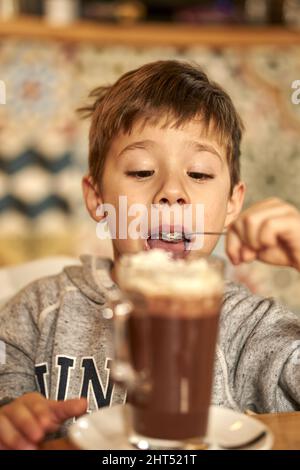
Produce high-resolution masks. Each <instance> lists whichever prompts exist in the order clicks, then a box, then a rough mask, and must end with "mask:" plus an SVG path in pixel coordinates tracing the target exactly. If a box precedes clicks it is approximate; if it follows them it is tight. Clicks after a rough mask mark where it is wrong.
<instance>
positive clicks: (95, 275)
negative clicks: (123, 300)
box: [64, 255, 119, 304]
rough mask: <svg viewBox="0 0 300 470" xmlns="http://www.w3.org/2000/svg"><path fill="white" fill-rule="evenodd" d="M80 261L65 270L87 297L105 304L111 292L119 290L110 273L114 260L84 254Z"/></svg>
mask: <svg viewBox="0 0 300 470" xmlns="http://www.w3.org/2000/svg"><path fill="white" fill-rule="evenodd" d="M80 261H81V265H77V266H66V267H65V268H64V272H65V273H66V275H67V276H68V278H69V279H70V281H71V282H72V283H73V284H74V285H75V286H76V287H77V288H78V289H79V290H80V291H81V292H82V293H83V294H84V295H85V296H86V297H88V298H89V299H90V300H92V301H93V302H95V303H97V304H104V303H105V302H106V300H107V295H108V294H109V293H110V292H112V291H119V288H118V286H117V284H116V283H115V282H114V281H113V280H112V278H111V274H110V273H111V270H112V268H113V265H114V262H113V261H112V260H111V259H110V258H102V257H97V256H92V255H82V256H80Z"/></svg>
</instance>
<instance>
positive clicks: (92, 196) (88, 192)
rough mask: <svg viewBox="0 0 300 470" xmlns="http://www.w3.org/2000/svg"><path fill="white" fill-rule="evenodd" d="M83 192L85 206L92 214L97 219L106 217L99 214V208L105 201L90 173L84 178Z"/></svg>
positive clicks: (97, 220)
mask: <svg viewBox="0 0 300 470" xmlns="http://www.w3.org/2000/svg"><path fill="white" fill-rule="evenodd" d="M81 184H82V192H83V198H84V201H85V206H86V208H87V210H88V212H89V214H90V216H91V217H92V218H93V219H94V220H95V221H96V222H100V220H102V219H104V217H105V216H104V215H97V208H98V207H99V206H100V205H101V204H102V203H103V200H102V197H101V195H100V194H99V191H98V188H97V186H96V185H95V184H94V182H93V179H92V177H91V176H90V175H86V176H84V177H83V178H82V182H81Z"/></svg>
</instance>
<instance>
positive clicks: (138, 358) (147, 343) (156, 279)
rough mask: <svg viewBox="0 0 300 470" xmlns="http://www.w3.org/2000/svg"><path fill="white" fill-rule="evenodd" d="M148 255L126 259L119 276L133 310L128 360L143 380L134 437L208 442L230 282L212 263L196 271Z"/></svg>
mask: <svg viewBox="0 0 300 470" xmlns="http://www.w3.org/2000/svg"><path fill="white" fill-rule="evenodd" d="M142 255H143V256H142ZM142 255H136V256H135V257H132V258H131V259H130V258H128V259H127V260H126V259H125V260H124V264H123V267H122V266H120V269H119V271H118V275H119V279H120V277H121V279H120V280H119V282H120V286H121V287H122V288H123V289H124V290H125V291H126V292H127V294H128V297H129V298H130V300H131V302H132V305H133V309H132V312H131V314H130V315H129V317H128V320H127V334H128V343H129V348H128V350H129V358H128V359H129V362H130V364H131V366H132V368H133V369H134V371H135V375H136V377H137V382H136V386H135V388H134V389H133V390H131V391H129V393H128V402H130V403H131V405H132V409H133V426H134V430H135V432H136V433H138V434H139V435H142V436H146V437H150V438H156V439H164V440H185V439H188V438H195V437H199V438H201V437H203V436H204V435H205V431H206V426H207V416H208V409H209V404H210V396H211V385H212V373H213V363H214V355H215V343H216V338H217V331H218V319H219V313H220V306H221V299H222V278H221V275H220V274H219V273H218V272H217V271H216V270H215V269H213V268H212V267H211V266H210V265H209V264H208V262H207V261H206V260H205V259H200V260H199V259H198V260H196V261H191V262H190V263H188V262H187V261H184V260H173V259H171V257H170V256H169V255H168V254H167V253H166V252H159V253H158V252H157V253H155V252H154V250H153V252H150V253H147V254H146V255H145V254H144V253H143V254H142ZM151 255H152V260H151V259H150V258H151ZM138 257H139V258H140V259H139V260H138V262H137V264H136V265H135V262H136V258H138ZM142 257H144V262H143V260H142V259H141V258H142ZM146 257H147V259H146ZM134 258H135V259H134ZM154 266H155V267H154ZM125 267H126V269H125ZM122 269H123V271H122ZM125 271H126V273H127V275H126V277H123V278H122V274H123V275H124V274H125ZM122 281H123V282H122Z"/></svg>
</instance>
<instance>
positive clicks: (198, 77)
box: [79, 60, 243, 189]
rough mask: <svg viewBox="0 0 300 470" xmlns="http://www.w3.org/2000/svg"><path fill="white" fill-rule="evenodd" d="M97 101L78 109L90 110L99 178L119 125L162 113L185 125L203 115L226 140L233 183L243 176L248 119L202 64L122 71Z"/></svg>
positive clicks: (92, 164)
mask: <svg viewBox="0 0 300 470" xmlns="http://www.w3.org/2000/svg"><path fill="white" fill-rule="evenodd" d="M89 96H90V97H91V98H93V103H92V104H91V105H90V106H86V107H83V108H81V109H80V110H79V111H80V112H81V113H83V115H85V117H87V116H91V118H92V122H91V128H90V134H89V171H90V174H91V176H92V178H93V180H94V181H95V182H100V180H101V175H102V169H103V163H104V160H105V156H106V154H107V152H108V150H109V146H110V143H111V141H112V139H113V137H114V136H116V135H117V133H118V132H119V131H121V130H122V131H124V132H130V131H131V129H132V127H133V125H134V124H135V123H136V122H137V121H138V120H139V119H144V121H145V122H147V121H148V120H149V119H151V120H155V121H158V120H159V119H160V118H161V116H164V117H165V118H166V125H167V124H168V123H170V120H172V121H173V122H174V125H175V126H180V125H182V124H184V123H186V122H188V121H189V120H191V119H193V118H196V117H201V119H202V120H203V121H204V125H205V129H206V131H207V130H208V128H209V127H210V125H213V126H214V129H215V131H216V132H217V139H218V141H219V142H220V144H223V145H224V144H225V145H226V150H227V159H228V163H229V169H230V177H231V189H233V187H234V185H235V184H236V183H237V182H238V181H239V179H240V162H239V157H240V142H241V137H242V131H243V124H242V121H241V118H240V117H239V115H238V113H237V111H236V109H235V107H234V105H233V103H232V101H231V98H230V97H229V95H228V94H227V93H226V92H225V91H224V90H223V89H222V88H221V87H220V86H219V85H217V84H216V83H214V82H212V81H210V80H209V79H208V77H207V75H206V74H205V73H204V72H203V70H201V68H199V67H198V66H197V65H192V64H189V63H186V62H181V61H176V60H160V61H157V62H152V63H148V64H145V65H143V66H141V67H139V68H138V69H135V70H132V71H130V72H127V73H125V74H124V75H122V76H121V77H120V78H119V79H118V80H117V81H116V82H115V84H114V85H111V86H101V87H99V88H96V89H95V90H93V91H92V92H91V93H90V95H89Z"/></svg>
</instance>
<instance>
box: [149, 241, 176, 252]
mask: <svg viewBox="0 0 300 470" xmlns="http://www.w3.org/2000/svg"><path fill="white" fill-rule="evenodd" d="M148 245H149V247H150V249H151V250H153V249H154V248H160V249H161V250H166V251H171V252H172V253H182V252H183V251H185V246H184V242H183V241H181V242H177V243H172V242H166V241H164V240H160V239H159V240H152V239H151V238H149V240H148Z"/></svg>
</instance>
